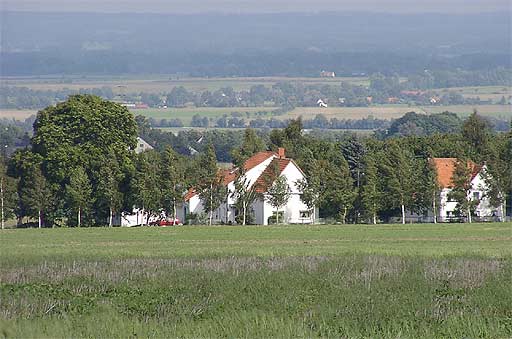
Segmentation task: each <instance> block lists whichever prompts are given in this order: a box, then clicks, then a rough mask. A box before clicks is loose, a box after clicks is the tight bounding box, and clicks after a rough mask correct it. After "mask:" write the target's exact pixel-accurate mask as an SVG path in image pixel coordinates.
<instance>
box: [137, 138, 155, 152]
mask: <svg viewBox="0 0 512 339" xmlns="http://www.w3.org/2000/svg"><path fill="white" fill-rule="evenodd" d="M152 149H153V146H151V145H150V144H149V143H147V142H146V141H145V140H144V139H142V138H141V137H137V146H135V153H137V154H139V153H142V152H145V151H150V150H152Z"/></svg>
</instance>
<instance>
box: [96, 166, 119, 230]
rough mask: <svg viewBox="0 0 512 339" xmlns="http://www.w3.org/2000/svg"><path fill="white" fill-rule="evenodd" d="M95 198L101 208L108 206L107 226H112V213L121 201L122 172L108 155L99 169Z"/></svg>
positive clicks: (117, 210) (117, 208)
mask: <svg viewBox="0 0 512 339" xmlns="http://www.w3.org/2000/svg"><path fill="white" fill-rule="evenodd" d="M99 174H100V175H99V182H98V186H97V191H98V194H97V197H98V198H97V199H98V202H99V204H100V206H102V207H103V208H108V226H109V227H112V224H113V215H114V213H117V212H119V210H120V208H121V206H122V203H123V194H122V193H121V191H120V187H119V186H120V183H121V180H122V179H123V173H122V172H121V169H120V168H119V164H118V163H117V161H116V159H115V158H114V157H108V158H107V159H106V161H105V162H104V163H103V166H101V168H100V171H99Z"/></svg>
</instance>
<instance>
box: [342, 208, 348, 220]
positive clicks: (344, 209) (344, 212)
mask: <svg viewBox="0 0 512 339" xmlns="http://www.w3.org/2000/svg"><path fill="white" fill-rule="evenodd" d="M346 219H347V207H346V206H345V207H343V215H342V219H341V223H342V224H345V221H346Z"/></svg>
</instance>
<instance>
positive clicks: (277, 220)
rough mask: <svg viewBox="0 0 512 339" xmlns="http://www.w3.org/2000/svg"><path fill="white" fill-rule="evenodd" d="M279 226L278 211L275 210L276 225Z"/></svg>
mask: <svg viewBox="0 0 512 339" xmlns="http://www.w3.org/2000/svg"><path fill="white" fill-rule="evenodd" d="M277 224H279V209H278V208H276V225H277Z"/></svg>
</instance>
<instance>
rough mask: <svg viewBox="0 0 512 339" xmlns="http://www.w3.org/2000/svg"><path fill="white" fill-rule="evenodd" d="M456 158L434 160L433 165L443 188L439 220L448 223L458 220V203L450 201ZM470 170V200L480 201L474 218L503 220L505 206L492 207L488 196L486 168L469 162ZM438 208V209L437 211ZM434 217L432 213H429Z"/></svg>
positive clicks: (438, 214) (439, 183) (432, 160)
mask: <svg viewBox="0 0 512 339" xmlns="http://www.w3.org/2000/svg"><path fill="white" fill-rule="evenodd" d="M457 161H458V160H457V159H456V158H433V159H431V163H432V165H433V166H434V168H435V170H436V172H437V182H438V185H439V187H440V188H441V192H440V201H439V206H437V208H438V213H437V220H438V221H440V222H446V221H450V220H453V219H454V218H456V215H455V209H456V206H457V202H456V201H453V200H450V199H449V197H448V196H449V193H450V192H451V191H452V189H453V186H454V185H453V180H452V178H453V173H454V172H455V167H456V165H457ZM468 168H469V169H470V170H471V178H469V179H470V184H471V189H470V191H469V195H468V199H471V200H474V201H478V205H477V206H476V209H475V213H474V216H475V217H477V218H482V219H484V220H485V219H489V220H491V219H494V220H502V218H504V213H505V211H504V206H497V207H495V206H492V205H491V203H490V200H489V197H488V195H487V192H488V190H489V186H488V184H487V183H486V181H485V175H486V172H485V171H486V166H485V165H483V166H480V165H477V164H475V163H474V162H471V161H469V162H468ZM437 208H436V209H437ZM429 215H432V212H430V213H429Z"/></svg>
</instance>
